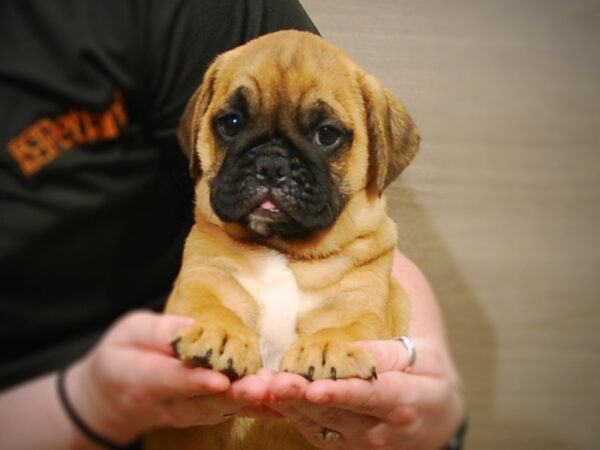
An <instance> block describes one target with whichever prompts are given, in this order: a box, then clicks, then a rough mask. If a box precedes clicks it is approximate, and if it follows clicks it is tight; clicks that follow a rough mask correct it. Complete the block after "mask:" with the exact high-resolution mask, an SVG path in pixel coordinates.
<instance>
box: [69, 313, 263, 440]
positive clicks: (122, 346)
mask: <svg viewBox="0 0 600 450" xmlns="http://www.w3.org/2000/svg"><path fill="white" fill-rule="evenodd" d="M193 322H194V320H193V319H192V318H188V317H180V316H168V315H159V314H155V313H151V312H146V311H138V312H133V313H130V314H128V315H126V316H125V317H123V318H122V319H121V320H119V321H118V322H117V323H115V324H114V325H113V326H112V327H111V329H110V330H109V331H108V332H107V333H106V334H105V336H104V338H103V339H102V340H101V341H100V343H99V344H98V345H97V346H96V347H95V348H94V349H92V350H91V351H90V353H89V354H88V355H87V356H86V357H84V358H83V359H82V360H80V361H79V362H78V363H76V364H75V365H74V366H72V367H71V368H70V370H69V371H68V373H67V376H66V379H65V384H66V391H67V395H68V397H69V399H70V400H71V403H73V407H74V408H75V410H76V412H77V413H78V415H80V417H81V418H82V419H83V421H84V422H85V423H86V424H87V425H88V426H89V427H90V428H92V429H93V430H94V431H95V432H97V433H98V434H100V435H101V436H103V437H105V438H107V439H109V440H111V441H113V442H115V443H118V444H125V443H128V442H130V441H133V440H134V439H135V438H137V437H138V436H139V435H140V434H142V433H143V432H145V431H147V430H149V429H152V428H155V427H162V426H168V427H176V428H180V427H188V426H194V425H210V424H216V423H219V422H223V421H225V420H227V418H228V417H230V415H232V414H235V413H238V412H240V411H241V412H244V411H250V412H252V413H254V414H260V412H261V407H260V406H259V405H260V404H261V403H262V402H263V401H264V399H265V396H266V395H267V386H268V382H269V381H270V377H271V375H270V374H268V373H267V374H264V373H262V372H259V373H257V374H254V375H248V376H245V377H244V378H242V379H240V380H238V381H236V382H233V383H232V382H230V381H229V379H228V378H227V377H226V376H225V375H223V374H221V373H218V372H215V371H213V370H208V369H203V368H192V367H188V366H186V365H184V364H182V363H181V361H179V360H178V359H177V358H175V357H174V353H173V349H172V348H171V340H172V339H173V337H174V336H175V334H176V332H177V331H178V330H179V329H180V328H182V327H184V326H186V325H190V324H191V323H193ZM253 408H254V409H253Z"/></svg>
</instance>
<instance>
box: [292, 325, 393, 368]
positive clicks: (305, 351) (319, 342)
mask: <svg viewBox="0 0 600 450" xmlns="http://www.w3.org/2000/svg"><path fill="white" fill-rule="evenodd" d="M381 322H382V321H381V319H379V317H378V316H377V315H376V314H372V313H371V314H365V315H363V316H361V318H360V319H357V320H356V321H354V322H352V323H350V324H349V325H346V326H342V327H330V328H324V329H321V330H319V331H316V332H314V333H311V334H307V335H304V336H301V337H300V338H299V339H298V340H297V341H296V342H295V343H294V344H293V345H292V346H291V347H290V349H289V350H288V351H287V352H286V353H285V355H284V356H283V359H282V360H281V365H280V370H282V371H286V372H292V373H297V374H299V375H302V376H304V377H305V378H308V379H309V380H316V379H319V378H333V379H337V378H350V377H358V378H363V379H367V380H368V379H372V378H377V364H376V362H375V358H374V357H373V355H372V354H371V352H369V351H368V350H366V349H364V348H361V347H358V346H356V345H355V344H354V342H355V341H357V340H361V339H373V338H375V337H377V336H376V334H375V333H374V332H373V330H374V329H381V325H382V324H381Z"/></svg>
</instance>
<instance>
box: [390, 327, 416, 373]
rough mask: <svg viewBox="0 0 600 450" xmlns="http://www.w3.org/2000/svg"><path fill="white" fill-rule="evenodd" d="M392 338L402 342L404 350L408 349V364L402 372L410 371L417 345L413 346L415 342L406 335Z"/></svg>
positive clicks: (413, 363)
mask: <svg viewBox="0 0 600 450" xmlns="http://www.w3.org/2000/svg"><path fill="white" fill-rule="evenodd" d="M394 340H395V341H399V342H402V344H403V345H404V347H405V348H406V351H408V364H407V365H406V367H405V368H404V369H402V372H406V373H410V372H411V371H412V369H413V367H414V365H415V362H416V361H417V347H416V346H415V343H414V342H413V341H411V340H410V339H409V338H407V337H406V336H398V337H396V338H394Z"/></svg>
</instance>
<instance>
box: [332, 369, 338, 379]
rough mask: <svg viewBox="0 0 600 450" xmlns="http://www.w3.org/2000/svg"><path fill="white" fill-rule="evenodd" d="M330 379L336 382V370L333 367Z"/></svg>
mask: <svg viewBox="0 0 600 450" xmlns="http://www.w3.org/2000/svg"><path fill="white" fill-rule="evenodd" d="M331 378H333V379H334V380H337V370H336V368H335V367H332V368H331Z"/></svg>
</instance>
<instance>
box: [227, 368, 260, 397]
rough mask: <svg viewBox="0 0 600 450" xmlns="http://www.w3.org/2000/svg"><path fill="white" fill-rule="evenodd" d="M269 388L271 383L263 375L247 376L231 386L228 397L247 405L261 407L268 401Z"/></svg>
mask: <svg viewBox="0 0 600 450" xmlns="http://www.w3.org/2000/svg"><path fill="white" fill-rule="evenodd" d="M268 387H269V382H268V380H265V379H264V377H263V376H262V374H261V375H258V374H253V375H246V376H245V377H243V378H241V379H239V380H237V381H234V382H233V383H232V384H231V386H230V388H229V390H228V391H227V396H228V398H230V399H232V400H235V401H237V402H240V403H243V404H245V405H259V404H261V403H263V402H265V401H267V398H268V394H269V392H268Z"/></svg>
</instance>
